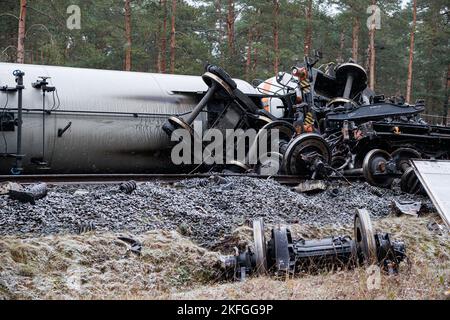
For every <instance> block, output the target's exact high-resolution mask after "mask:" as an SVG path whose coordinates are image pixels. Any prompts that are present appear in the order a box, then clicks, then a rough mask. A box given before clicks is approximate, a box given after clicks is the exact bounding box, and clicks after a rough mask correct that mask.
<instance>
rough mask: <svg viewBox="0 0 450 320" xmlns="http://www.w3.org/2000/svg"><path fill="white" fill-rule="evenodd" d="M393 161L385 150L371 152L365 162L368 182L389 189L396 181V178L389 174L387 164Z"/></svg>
mask: <svg viewBox="0 0 450 320" xmlns="http://www.w3.org/2000/svg"><path fill="white" fill-rule="evenodd" d="M391 160H392V158H391V155H390V154H389V153H387V152H386V151H384V150H380V149H375V150H372V151H370V152H369V153H368V154H367V155H366V157H365V159H364V162H363V173H364V177H365V178H366V181H367V182H368V183H370V184H371V185H373V186H376V187H381V188H389V187H390V186H391V185H392V182H393V181H394V178H393V177H392V176H389V174H388V173H387V163H388V162H389V161H391Z"/></svg>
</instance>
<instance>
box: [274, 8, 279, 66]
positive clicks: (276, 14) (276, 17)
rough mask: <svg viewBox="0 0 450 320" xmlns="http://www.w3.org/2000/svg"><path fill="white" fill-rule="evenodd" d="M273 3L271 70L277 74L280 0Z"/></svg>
mask: <svg viewBox="0 0 450 320" xmlns="http://www.w3.org/2000/svg"><path fill="white" fill-rule="evenodd" d="M273 5H274V22H273V47H274V52H275V60H274V62H273V71H274V72H275V74H278V68H279V65H280V48H279V25H278V24H279V16H280V1H279V0H273Z"/></svg>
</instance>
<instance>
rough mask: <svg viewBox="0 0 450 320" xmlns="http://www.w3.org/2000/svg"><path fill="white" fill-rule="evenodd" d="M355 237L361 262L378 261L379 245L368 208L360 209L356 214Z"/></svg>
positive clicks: (370, 263) (371, 262) (374, 262)
mask: <svg viewBox="0 0 450 320" xmlns="http://www.w3.org/2000/svg"><path fill="white" fill-rule="evenodd" d="M354 233H355V234H354V237H355V242H356V249H357V252H358V256H359V257H360V258H361V259H360V262H362V263H365V264H368V265H372V264H376V263H377V262H378V258H377V245H376V242H375V234H374V231H373V226H372V221H371V219H370V215H369V212H368V211H367V210H366V209H358V211H357V213H356V216H355V229H354Z"/></svg>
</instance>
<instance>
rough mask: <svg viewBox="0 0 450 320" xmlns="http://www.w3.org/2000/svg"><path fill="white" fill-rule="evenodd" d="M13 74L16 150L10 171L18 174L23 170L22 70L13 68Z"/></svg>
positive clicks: (23, 87)
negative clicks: (15, 92) (14, 160)
mask: <svg viewBox="0 0 450 320" xmlns="http://www.w3.org/2000/svg"><path fill="white" fill-rule="evenodd" d="M13 75H14V76H15V77H16V83H17V85H16V88H17V91H18V96H17V150H16V164H15V167H14V168H12V170H11V173H12V174H14V175H20V174H21V173H22V171H23V168H22V159H23V155H22V90H23V89H25V86H24V85H23V76H24V75H25V73H24V72H22V71H20V70H15V71H14V72H13Z"/></svg>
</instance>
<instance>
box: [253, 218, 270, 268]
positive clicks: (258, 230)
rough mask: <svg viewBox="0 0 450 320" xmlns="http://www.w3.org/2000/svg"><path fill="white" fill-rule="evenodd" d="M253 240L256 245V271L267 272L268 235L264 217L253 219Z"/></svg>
mask: <svg viewBox="0 0 450 320" xmlns="http://www.w3.org/2000/svg"><path fill="white" fill-rule="evenodd" d="M253 241H254V246H255V248H254V249H255V259H256V273H257V274H259V275H264V274H266V273H267V256H266V253H267V252H266V236H265V233H264V221H263V219H262V218H260V219H257V220H254V221H253Z"/></svg>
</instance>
